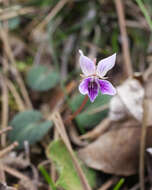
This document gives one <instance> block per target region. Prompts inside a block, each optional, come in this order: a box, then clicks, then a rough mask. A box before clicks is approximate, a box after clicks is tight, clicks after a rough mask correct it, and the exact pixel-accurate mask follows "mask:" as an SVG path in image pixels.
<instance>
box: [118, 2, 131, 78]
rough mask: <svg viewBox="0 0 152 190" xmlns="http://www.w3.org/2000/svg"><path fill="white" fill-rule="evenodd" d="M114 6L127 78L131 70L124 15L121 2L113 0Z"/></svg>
mask: <svg viewBox="0 0 152 190" xmlns="http://www.w3.org/2000/svg"><path fill="white" fill-rule="evenodd" d="M115 6H116V9H117V14H118V20H119V27H120V32H121V38H122V50H123V58H124V63H125V68H126V74H127V76H132V74H133V70H132V65H131V58H130V52H129V44H128V36H127V31H126V23H125V15H124V9H123V4H122V1H121V0H115Z"/></svg>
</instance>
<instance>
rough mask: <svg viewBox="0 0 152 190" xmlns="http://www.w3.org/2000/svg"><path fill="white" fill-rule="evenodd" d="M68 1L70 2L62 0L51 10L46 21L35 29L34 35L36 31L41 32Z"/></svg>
mask: <svg viewBox="0 0 152 190" xmlns="http://www.w3.org/2000/svg"><path fill="white" fill-rule="evenodd" d="M68 1H69V0H60V1H59V2H58V4H57V5H56V6H55V7H54V8H53V9H52V10H51V12H50V13H49V14H48V15H47V16H46V17H45V19H44V20H43V21H42V22H41V23H40V24H39V25H38V26H36V27H35V29H34V30H33V31H32V34H34V33H35V32H36V31H41V30H42V29H43V28H44V27H45V26H46V25H47V24H48V23H49V22H50V21H51V20H52V19H53V18H54V17H55V15H56V14H57V13H58V12H59V11H60V10H61V9H62V8H63V7H64V5H65V4H66V3H67V2H68Z"/></svg>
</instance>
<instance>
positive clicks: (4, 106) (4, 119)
mask: <svg viewBox="0 0 152 190" xmlns="http://www.w3.org/2000/svg"><path fill="white" fill-rule="evenodd" d="M0 80H1V87H2V130H5V128H6V127H7V126H8V112H9V107H8V89H7V85H6V81H5V78H4V77H3V76H2V75H0ZM1 145H2V147H5V146H6V134H5V133H3V134H2V136H1Z"/></svg>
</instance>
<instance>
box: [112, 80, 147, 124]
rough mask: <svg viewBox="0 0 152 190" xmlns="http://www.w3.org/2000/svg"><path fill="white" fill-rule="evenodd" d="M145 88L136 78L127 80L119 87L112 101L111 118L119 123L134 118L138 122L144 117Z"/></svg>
mask: <svg viewBox="0 0 152 190" xmlns="http://www.w3.org/2000/svg"><path fill="white" fill-rule="evenodd" d="M143 98H144V88H143V86H142V85H141V83H140V82H139V80H137V79H135V78H129V79H127V80H126V81H125V82H124V83H123V84H122V85H120V86H118V87H117V95H116V96H114V97H113V98H112V99H111V102H110V112H109V117H110V119H111V120H114V121H119V120H120V119H124V118H126V117H127V116H132V117H133V118H135V119H136V120H138V121H140V122H141V121H142V117H143V106H142V105H143Z"/></svg>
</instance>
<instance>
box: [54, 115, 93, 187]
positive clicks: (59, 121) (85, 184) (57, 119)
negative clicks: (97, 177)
mask: <svg viewBox="0 0 152 190" xmlns="http://www.w3.org/2000/svg"><path fill="white" fill-rule="evenodd" d="M52 121H53V122H54V124H55V127H56V128H57V131H58V133H59V134H60V136H61V138H62V140H63V142H64V143H65V145H66V147H67V149H68V151H69V153H70V155H71V158H72V160H73V163H74V166H75V168H76V170H77V172H78V175H79V177H80V180H81V183H82V185H83V188H84V190H91V188H90V186H89V184H88V181H87V179H86V177H85V175H84V173H83V171H82V169H81V167H80V165H79V162H78V160H77V158H76V156H75V154H74V152H73V149H72V147H71V144H70V141H69V138H68V136H67V133H66V130H65V127H64V124H63V121H62V118H61V116H60V113H59V112H55V113H54V114H53V115H52Z"/></svg>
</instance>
